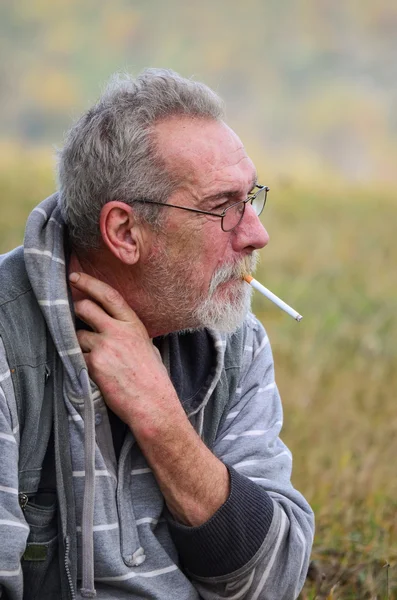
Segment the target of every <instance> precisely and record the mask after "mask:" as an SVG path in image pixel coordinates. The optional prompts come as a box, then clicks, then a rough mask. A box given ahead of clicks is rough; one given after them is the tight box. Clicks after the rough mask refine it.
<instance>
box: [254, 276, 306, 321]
mask: <svg viewBox="0 0 397 600" xmlns="http://www.w3.org/2000/svg"><path fill="white" fill-rule="evenodd" d="M243 279H244V281H246V282H247V283H249V284H250V285H252V287H253V288H255V289H256V290H258V292H261V294H263V295H264V296H266V298H269V300H271V301H272V302H274V304H277V306H279V307H280V308H282V309H283V310H285V312H286V313H288V314H289V315H291V317H294V319H296V321H301V320H302V315H300V314H299V313H298V312H296V310H294V309H293V308H291V306H288V304H286V303H285V302H284V301H283V300H281V298H279V297H278V296H276V294H273V292H271V291H270V290H268V289H267V288H266V287H265V286H264V285H262V284H261V283H259V281H257V280H256V279H254V278H253V277H252V275H244V277H243Z"/></svg>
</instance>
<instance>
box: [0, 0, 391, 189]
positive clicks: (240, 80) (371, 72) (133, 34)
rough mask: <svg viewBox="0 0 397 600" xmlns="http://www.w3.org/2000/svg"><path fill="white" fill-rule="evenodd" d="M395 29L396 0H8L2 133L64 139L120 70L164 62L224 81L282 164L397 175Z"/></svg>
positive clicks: (238, 124) (270, 157) (242, 121)
mask: <svg viewBox="0 0 397 600" xmlns="http://www.w3.org/2000/svg"><path fill="white" fill-rule="evenodd" d="M396 26H397V5H396V3H394V2H390V0H378V1H377V2H369V1H365V2H363V1H361V2H359V1H358V0H350V1H349V2H330V1H328V0H327V1H325V0H324V1H322V2H319V1H318V0H283V1H282V2H280V1H279V0H266V2H264V1H263V0H246V1H245V2H230V0H218V1H217V2H215V3H214V2H212V1H210V0H202V1H201V2H200V7H199V8H198V7H197V6H196V4H194V3H189V2H183V1H182V0H168V2H167V3H166V5H165V4H164V3H163V2H160V0H151V1H149V2H143V1H142V0H139V1H135V2H133V3H131V2H130V0H114V1H113V2H111V3H109V2H106V1H105V0H96V1H95V2H94V0H86V1H85V2H77V1H76V0H68V1H66V0H58V1H57V2H51V1H50V0H34V1H32V0H18V2H12V1H10V0H4V1H3V2H1V3H0V54H1V56H3V57H6V60H4V61H2V64H1V65H0V78H1V83H2V85H1V86H0V102H1V106H2V111H1V115H0V135H1V136H9V137H12V138H14V137H18V138H19V139H22V140H29V141H31V142H32V141H33V142H35V143H37V142H42V141H51V142H54V141H57V142H59V141H60V140H61V138H62V133H63V131H64V130H65V129H66V128H67V127H68V126H69V125H70V123H71V120H72V117H73V115H75V114H76V112H80V111H81V110H82V109H83V108H84V107H85V106H88V105H90V104H91V103H92V102H93V101H94V99H95V98H96V97H97V96H98V94H99V91H100V88H101V86H102V85H103V83H104V82H105V81H106V80H107V79H108V77H109V76H110V75H111V73H113V72H115V71H120V70H129V71H132V72H134V73H137V72H138V71H140V70H141V69H142V68H144V67H146V66H162V67H170V68H173V69H175V70H177V71H179V72H181V73H182V74H184V75H185V76H191V75H192V74H193V75H194V76H195V77H197V78H198V79H203V80H204V81H206V82H207V83H208V84H209V85H211V86H212V87H214V89H216V90H217V91H218V92H219V93H220V94H221V95H222V97H224V99H225V100H226V106H227V112H228V120H229V121H230V123H231V124H232V125H233V126H234V127H235V128H236V129H237V130H240V131H241V132H243V131H244V132H245V133H247V134H248V135H252V134H253V133H255V136H256V137H257V139H261V144H262V153H264V154H265V156H266V159H267V161H270V163H271V164H272V166H273V165H274V164H277V167H278V170H279V171H281V172H283V173H290V172H291V171H293V172H294V173H298V172H300V173H302V171H303V172H305V171H309V173H312V172H313V171H314V172H315V173H318V172H319V171H321V172H323V170H324V169H326V170H331V171H333V172H334V173H336V174H339V175H341V176H342V177H346V178H347V179H350V180H352V181H371V180H386V181H393V182H396V178H397V175H396V173H397V172H396V169H395V164H396V162H397V117H396V111H395V101H396V97H397V79H396V77H395V67H394V57H395V56H396V53H397V36H396V35H395V32H396ZM267 164H269V163H268V162H267ZM272 172H274V169H272Z"/></svg>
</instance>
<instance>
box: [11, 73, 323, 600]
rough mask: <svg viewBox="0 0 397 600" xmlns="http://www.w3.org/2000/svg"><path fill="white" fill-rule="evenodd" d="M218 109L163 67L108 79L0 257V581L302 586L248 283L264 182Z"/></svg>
mask: <svg viewBox="0 0 397 600" xmlns="http://www.w3.org/2000/svg"><path fill="white" fill-rule="evenodd" d="M222 118H223V113H222V105H221V102H220V100H219V98H218V97H217V96H216V94H215V93H214V92H212V91H211V90H210V89H208V88H207V87H206V86H205V85H203V84H200V83H196V82H194V81H191V80H187V79H183V78H182V77H180V76H179V75H177V74H176V73H173V72H171V71H165V70H157V69H149V70H146V71H144V72H143V73H142V74H141V75H140V76H139V77H138V78H137V79H133V78H129V77H124V78H115V79H113V81H112V82H111V83H110V84H109V86H108V88H107V89H106V91H105V92H104V94H103V96H102V97H101V98H100V100H99V102H98V103H97V104H96V105H95V106H94V107H93V108H91V109H90V110H89V111H88V112H87V113H86V114H85V115H84V116H83V117H82V118H81V119H80V120H79V121H78V122H77V124H76V125H75V126H74V127H73V128H72V129H71V131H70V132H69V134H68V135H67V138H66V143H65V146H64V148H63V150H62V151H61V152H60V153H59V192H58V193H56V194H54V195H53V196H51V197H50V198H48V199H47V200H45V201H44V202H42V203H41V204H40V205H39V206H38V207H36V208H35V209H34V210H33V212H32V214H31V215H30V217H29V220H28V223H27V227H26V234H25V240H24V247H23V249H21V248H20V249H16V250H14V251H12V252H10V253H9V254H8V255H5V256H3V257H2V259H1V263H0V290H1V291H0V297H1V303H0V335H1V339H0V407H1V411H0V447H1V456H2V468H1V471H0V503H1V504H0V506H1V515H0V516H1V519H0V530H1V539H2V541H3V543H2V545H1V547H0V589H1V592H2V597H5V598H12V599H14V600H17V599H22V598H29V599H30V598H32V599H33V598H40V599H43V598H51V599H58V598H68V599H69V598H70V599H73V598H80V597H83V598H92V597H94V596H96V597H98V598H107V599H111V598H112V599H114V598H121V599H122V598H126V599H127V598H153V599H154V598H156V599H166V598H167V599H176V600H185V599H186V600H187V599H194V598H207V599H215V598H228V599H229V600H232V599H236V600H237V599H250V600H254V599H273V600H282V599H291V600H292V599H294V598H296V597H297V596H298V594H299V592H300V589H301V587H302V585H303V582H304V580H305V575H306V571H307V566H308V559H309V555H310V549H311V544H312V537H313V515H312V511H311V509H310V507H309V506H308V504H307V502H306V501H305V500H304V498H303V497H302V496H301V495H300V494H299V492H297V491H296V490H295V489H294V488H293V487H292V485H291V482H290V474H291V454H290V452H289V450H288V449H287V448H286V446H285V445H284V444H283V443H282V442H281V440H280V439H279V437H278V434H279V431H280V428H281V423H282V410H281V405H280V399H279V395H278V391H277V387H276V385H275V381H274V369H273V360H272V355H271V350H270V346H269V342H268V338H267V336H266V334H265V332H264V330H263V328H262V326H261V325H260V323H259V322H258V321H257V320H256V319H255V318H254V316H253V315H252V314H250V313H249V306H250V288H249V286H248V285H247V284H246V283H245V282H244V281H243V280H242V276H243V274H244V273H248V272H250V271H251V270H252V269H253V268H254V265H255V258H256V251H257V250H258V249H259V248H262V247H264V246H265V245H266V244H267V243H268V240H269V238H268V234H267V232H266V230H265V229H264V227H263V226H262V224H261V222H260V220H259V218H258V217H259V215H260V213H261V212H262V210H263V208H264V205H265V201H266V194H267V191H268V189H267V188H266V187H265V186H263V185H261V184H260V183H259V182H258V181H257V176H256V171H255V168H254V165H253V163H252V161H251V160H250V159H249V157H248V156H247V154H246V152H245V150H244V147H243V145H242V143H241V141H240V140H239V138H238V137H237V135H236V134H235V133H234V132H233V131H232V130H231V129H230V128H229V127H228V126H227V125H226V124H225V123H224V121H223V120H222ZM0 595H1V594H0Z"/></svg>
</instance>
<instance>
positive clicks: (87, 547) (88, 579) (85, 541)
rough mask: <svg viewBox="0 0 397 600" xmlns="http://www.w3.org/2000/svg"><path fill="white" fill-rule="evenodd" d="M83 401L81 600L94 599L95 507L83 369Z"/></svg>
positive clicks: (90, 405)
mask: <svg viewBox="0 0 397 600" xmlns="http://www.w3.org/2000/svg"><path fill="white" fill-rule="evenodd" d="M79 379H80V384H81V387H82V390H83V394H84V398H85V399H86V400H85V402H84V468H85V480H84V499H83V518H82V523H81V533H82V587H81V590H80V591H81V595H82V597H83V598H95V596H96V591H95V585H94V503H95V411H94V402H93V399H92V393H91V384H90V379H89V376H88V372H87V370H86V369H83V370H82V371H81V373H80V377H79Z"/></svg>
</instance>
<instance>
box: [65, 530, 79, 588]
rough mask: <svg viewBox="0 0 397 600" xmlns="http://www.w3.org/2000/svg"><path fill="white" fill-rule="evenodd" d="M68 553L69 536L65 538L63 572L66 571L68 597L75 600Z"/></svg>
mask: <svg viewBox="0 0 397 600" xmlns="http://www.w3.org/2000/svg"><path fill="white" fill-rule="evenodd" d="M69 552H70V541H69V536H66V538H65V561H64V563H65V571H66V577H67V580H68V583H69V591H70V597H71V600H76V594H75V591H74V587H73V579H72V574H71V572H70V567H69Z"/></svg>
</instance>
